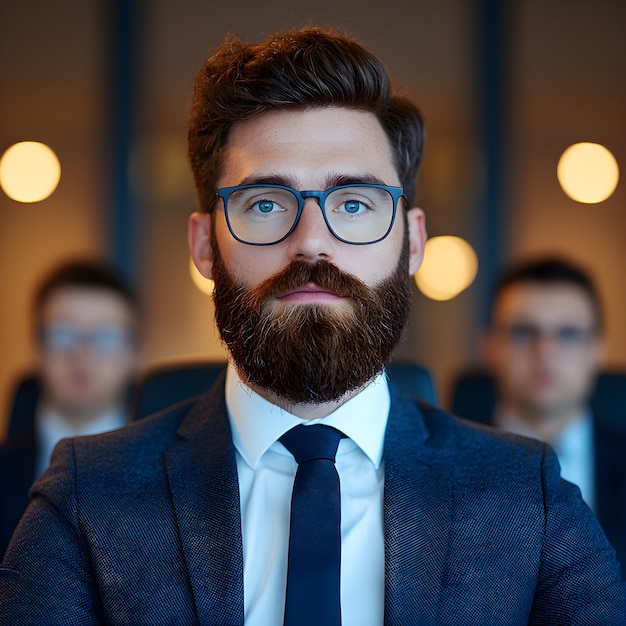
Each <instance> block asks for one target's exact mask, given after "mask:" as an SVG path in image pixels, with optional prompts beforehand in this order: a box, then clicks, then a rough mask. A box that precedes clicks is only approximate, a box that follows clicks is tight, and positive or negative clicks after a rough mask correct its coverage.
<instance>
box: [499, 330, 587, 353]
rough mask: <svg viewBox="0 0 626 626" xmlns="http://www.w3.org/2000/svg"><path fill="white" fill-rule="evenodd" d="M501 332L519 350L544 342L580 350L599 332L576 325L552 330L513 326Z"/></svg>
mask: <svg viewBox="0 0 626 626" xmlns="http://www.w3.org/2000/svg"><path fill="white" fill-rule="evenodd" d="M498 330H499V332H500V333H501V334H502V335H504V336H505V337H506V339H507V340H508V341H509V343H511V344H512V345H513V346H516V347H519V348H529V347H532V346H535V345H537V344H538V343H539V342H540V341H542V340H550V341H553V342H554V343H555V344H556V345H557V346H558V347H560V348H563V349H567V348H570V349H572V348H580V347H582V346H584V345H586V344H587V343H588V341H589V340H590V339H591V337H593V336H594V335H595V334H596V333H597V330H596V328H595V327H592V328H581V327H579V326H574V325H564V326H559V327H557V328H554V329H552V330H544V329H542V328H539V327H538V326H535V325H533V324H512V325H511V326H502V327H499V328H498Z"/></svg>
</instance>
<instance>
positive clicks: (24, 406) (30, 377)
mask: <svg viewBox="0 0 626 626" xmlns="http://www.w3.org/2000/svg"><path fill="white" fill-rule="evenodd" d="M40 387H41V386H40V383H39V378H38V377H37V375H36V374H34V373H33V372H28V373H26V374H23V375H22V376H20V377H19V378H18V379H17V381H16V383H15V385H14V387H13V389H14V390H13V397H12V400H11V401H10V404H9V421H8V429H7V436H6V441H10V440H12V439H16V438H19V437H21V436H22V435H24V434H25V433H27V432H29V431H31V430H32V429H33V428H34V427H35V411H36V410H37V402H39V395H40Z"/></svg>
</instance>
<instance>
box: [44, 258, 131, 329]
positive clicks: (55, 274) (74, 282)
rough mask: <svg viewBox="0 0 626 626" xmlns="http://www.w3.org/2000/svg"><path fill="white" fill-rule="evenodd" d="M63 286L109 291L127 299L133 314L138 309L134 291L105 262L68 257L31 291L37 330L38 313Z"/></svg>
mask: <svg viewBox="0 0 626 626" xmlns="http://www.w3.org/2000/svg"><path fill="white" fill-rule="evenodd" d="M65 288H77V289H99V290H104V291H110V292H112V293H114V294H117V295H118V296H120V297H121V298H122V299H123V300H124V301H125V302H127V303H128V305H129V306H130V308H131V309H132V310H133V311H134V312H135V313H138V312H139V302H138V300H137V296H136V295H135V293H134V291H133V290H132V289H131V287H130V285H129V284H128V283H127V282H126V281H125V280H124V279H122V278H121V277H120V276H119V275H118V274H117V273H116V272H115V271H114V270H113V269H112V268H111V267H110V266H109V265H107V264H106V263H104V262H100V261H94V260H82V259H79V260H70V261H65V262H63V263H62V264H61V265H59V266H57V267H55V268H54V269H53V270H52V271H51V272H50V273H49V274H48V275H47V276H45V277H44V279H43V280H42V281H41V283H40V284H39V287H38V288H37V290H36V292H35V297H34V307H33V308H34V313H35V323H36V328H37V331H39V330H40V327H41V312H42V310H43V308H44V306H45V304H46V302H47V300H48V299H49V298H50V296H52V295H53V294H54V293H56V292H57V291H59V290H61V289H65Z"/></svg>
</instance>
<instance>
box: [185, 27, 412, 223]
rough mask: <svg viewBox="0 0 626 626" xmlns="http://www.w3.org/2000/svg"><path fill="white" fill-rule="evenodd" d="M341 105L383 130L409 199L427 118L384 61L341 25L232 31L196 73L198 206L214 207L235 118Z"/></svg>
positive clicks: (193, 129)
mask: <svg viewBox="0 0 626 626" xmlns="http://www.w3.org/2000/svg"><path fill="white" fill-rule="evenodd" d="M326 106H343V107H349V108H354V109H357V110H362V111H368V112H371V113H373V114H374V115H375V116H376V117H377V118H378V120H379V122H380V123H381V125H382V127H383V129H384V130H385V132H386V134H387V137H388V138H389V142H390V144H391V149H392V153H393V155H394V161H395V163H394V165H395V167H396V170H397V172H398V176H399V178H400V181H401V184H402V186H403V188H404V195H405V197H406V199H407V201H408V202H409V205H410V206H412V204H413V202H414V199H415V188H416V184H417V172H418V169H419V164H420V161H421V158H422V151H423V143H424V121H423V118H422V115H421V113H420V111H419V109H418V108H417V106H416V105H415V104H413V103H412V102H411V101H410V100H409V99H408V98H407V97H406V96H404V95H400V94H397V93H395V92H393V91H392V88H391V83H390V80H389V77H388V75H387V72H386V70H385V68H384V66H383V64H382V62H381V61H380V60H379V59H378V58H377V57H376V56H375V55H373V54H372V53H370V52H368V51H367V50H365V49H364V48H363V47H362V46H361V45H359V44H358V43H356V42H355V41H354V40H353V39H351V38H349V37H347V36H345V35H343V34H340V33H338V32H336V31H324V30H321V29H319V28H306V29H302V30H296V31H292V32H288V33H284V34H277V35H273V36H271V37H269V38H268V39H266V40H265V41H264V42H262V43H259V44H245V43H243V42H242V41H241V40H239V39H237V38H235V37H229V38H227V39H226V41H225V42H224V43H223V44H222V45H221V46H220V47H219V48H218V49H217V50H216V52H215V53H214V54H213V55H212V56H211V57H210V58H209V59H208V60H207V61H206V62H205V63H204V64H203V65H202V67H201V68H200V69H199V70H198V72H197V73H196V77H195V80H194V85H193V97H192V103H191V111H190V116H189V126H188V152H189V160H190V163H191V168H192V170H193V174H194V178H195V184H196V190H197V194H198V200H199V203H200V208H201V209H202V210H203V211H206V212H209V211H210V210H211V208H212V206H213V203H214V200H215V193H216V189H217V180H218V178H219V176H220V174H221V167H222V163H223V151H224V148H225V145H226V142H227V140H228V133H229V130H230V128H231V126H232V124H233V123H234V122H237V121H239V120H247V119H251V118H253V117H255V116H258V115H260V114H262V113H264V112H266V111H272V110H280V109H297V108H314V107H326Z"/></svg>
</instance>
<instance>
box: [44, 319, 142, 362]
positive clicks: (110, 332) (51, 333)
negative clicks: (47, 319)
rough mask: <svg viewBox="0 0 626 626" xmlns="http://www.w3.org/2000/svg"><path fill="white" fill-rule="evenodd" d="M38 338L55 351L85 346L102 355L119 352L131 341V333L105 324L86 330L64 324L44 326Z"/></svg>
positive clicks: (62, 351)
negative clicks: (104, 325)
mask: <svg viewBox="0 0 626 626" xmlns="http://www.w3.org/2000/svg"><path fill="white" fill-rule="evenodd" d="M40 339H41V343H42V345H43V346H44V347H45V348H47V349H48V350H51V351H54V352H57V353H63V354H66V353H70V352H73V351H75V350H77V349H78V348H79V347H81V346H85V347H88V348H89V349H90V350H92V351H93V352H95V353H96V354H99V355H102V356H113V355H116V354H119V353H121V352H123V351H124V350H126V349H127V348H129V347H130V346H131V345H132V342H133V339H132V336H131V333H130V332H129V331H128V330H127V329H125V328H121V327H116V326H107V327H102V328H98V329H94V330H91V331H86V330H79V329H77V328H74V327H72V326H69V325H65V324H58V325H57V324H55V325H52V326H49V327H47V328H44V329H43V330H42V332H41V336H40Z"/></svg>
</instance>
